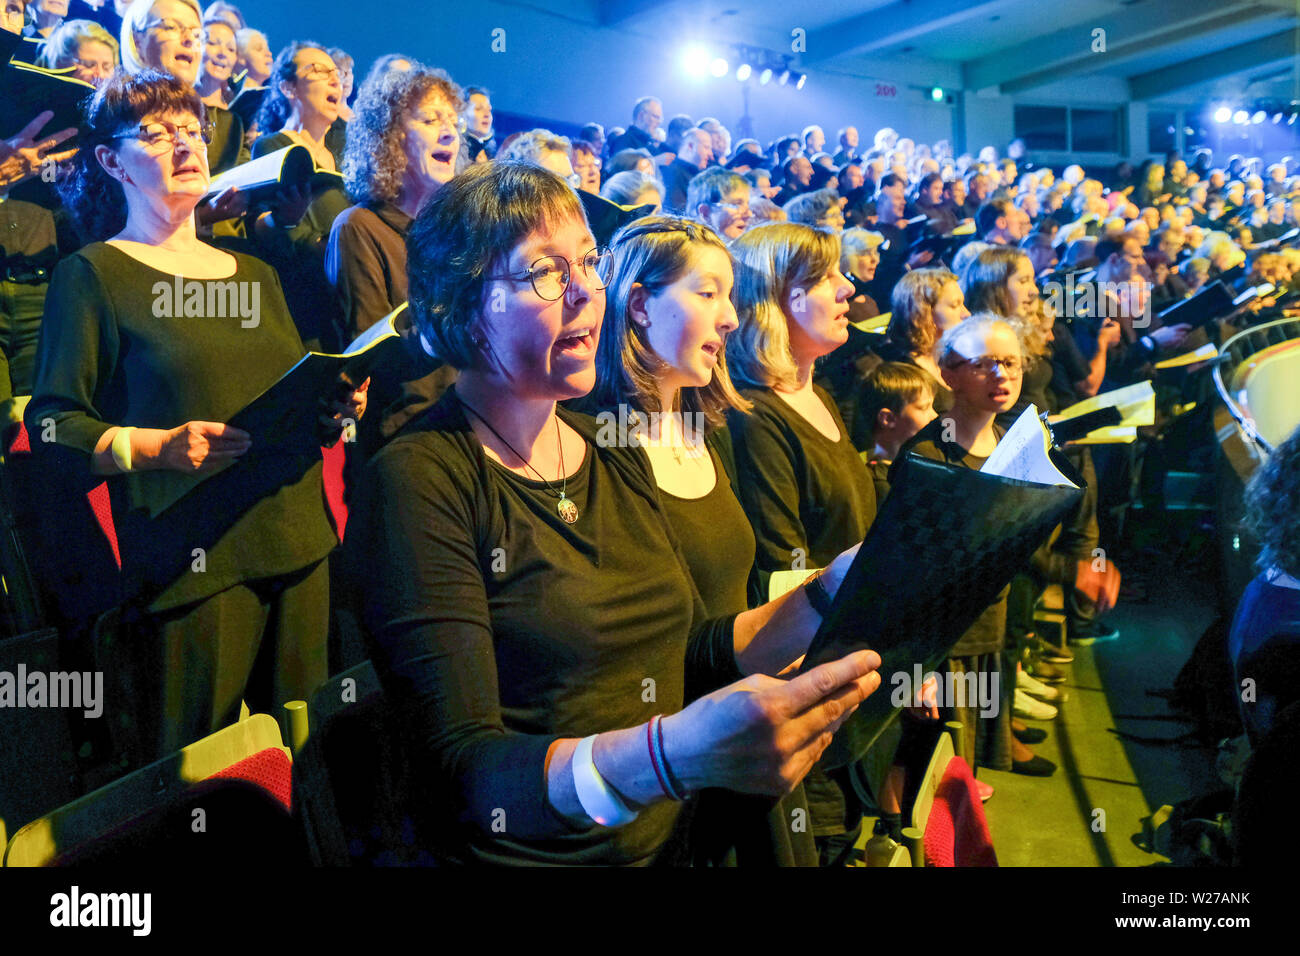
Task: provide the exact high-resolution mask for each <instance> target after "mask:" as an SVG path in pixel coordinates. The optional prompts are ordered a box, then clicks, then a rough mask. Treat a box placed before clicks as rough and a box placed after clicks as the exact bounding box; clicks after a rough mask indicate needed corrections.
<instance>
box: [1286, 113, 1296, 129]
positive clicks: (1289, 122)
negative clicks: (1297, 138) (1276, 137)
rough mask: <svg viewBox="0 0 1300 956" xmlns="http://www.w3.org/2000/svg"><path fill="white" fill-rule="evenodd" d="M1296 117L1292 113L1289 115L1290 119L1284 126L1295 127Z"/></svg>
mask: <svg viewBox="0 0 1300 956" xmlns="http://www.w3.org/2000/svg"><path fill="white" fill-rule="evenodd" d="M1296 116H1297V114H1296V113H1292V114H1291V118H1290V119H1289V120H1287V121H1286V125H1287V126H1294V125H1295V118H1296Z"/></svg>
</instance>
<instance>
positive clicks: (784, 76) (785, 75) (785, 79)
mask: <svg viewBox="0 0 1300 956" xmlns="http://www.w3.org/2000/svg"><path fill="white" fill-rule="evenodd" d="M776 81H777V82H778V83H780V84H781V85H782V86H785V85H786V84H787V83H789V82H790V71H789V70H782V71H781V75H780V76H778V77H777V78H776Z"/></svg>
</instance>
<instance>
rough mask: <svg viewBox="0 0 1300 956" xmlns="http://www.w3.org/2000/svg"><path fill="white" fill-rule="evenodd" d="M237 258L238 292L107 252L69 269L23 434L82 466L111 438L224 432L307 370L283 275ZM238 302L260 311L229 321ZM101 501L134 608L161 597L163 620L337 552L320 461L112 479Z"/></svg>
mask: <svg viewBox="0 0 1300 956" xmlns="http://www.w3.org/2000/svg"><path fill="white" fill-rule="evenodd" d="M235 259H236V262H237V267H236V271H235V273H234V274H233V275H232V276H230V277H229V278H227V279H219V280H200V281H194V280H189V281H185V280H178V279H177V278H176V277H175V276H170V275H167V274H166V273H163V272H159V271H158V270H156V269H153V268H150V267H149V266H147V265H145V264H144V263H142V262H140V261H138V260H136V259H134V258H132V257H131V256H129V255H127V254H126V253H125V252H122V251H121V250H119V249H117V248H115V247H114V246H112V245H109V244H108V243H104V242H97V243H92V244H90V245H88V246H86V247H85V248H83V249H82V250H80V251H79V252H77V253H74V254H73V255H71V256H69V257H68V258H67V259H65V260H64V261H63V262H61V263H60V264H59V266H58V268H57V269H56V270H55V272H54V277H53V279H52V281H51V282H50V290H49V295H48V296H47V298H46V301H45V319H44V322H43V324H42V328H41V338H40V345H39V347H38V350H37V356H36V381H35V386H34V395H33V397H32V401H31V404H30V405H28V407H27V413H26V414H27V422H28V429H29V431H30V432H31V433H32V434H33V435H38V434H41V432H42V423H43V421H44V420H46V419H52V420H53V422H54V427H55V432H54V434H55V441H56V442H57V443H58V444H59V445H61V446H64V447H66V448H71V449H76V450H77V451H79V452H82V453H84V454H86V455H89V454H90V453H91V452H93V451H94V448H95V445H96V444H97V443H98V441H99V439H100V437H101V436H102V435H103V434H104V432H105V431H107V430H108V429H109V428H111V427H113V426H114V425H134V426H137V427H141V428H175V427H176V426H177V425H181V424H184V423H185V422H188V421H194V420H200V421H212V422H224V421H228V420H229V419H230V418H231V417H232V416H233V415H234V414H235V412H237V411H239V410H240V409H241V408H243V407H244V406H245V405H247V404H248V403H249V402H250V401H252V400H253V399H254V398H256V397H257V396H258V395H260V394H261V393H262V392H263V391H264V390H265V389H267V388H268V387H270V385H271V384H272V383H274V382H275V381H276V380H277V379H278V378H279V377H280V376H281V375H282V374H284V373H285V372H286V371H288V370H289V368H291V367H292V366H293V365H294V364H295V363H296V362H297V361H298V360H299V359H300V358H301V357H302V355H303V352H304V350H303V346H302V342H301V340H300V339H299V338H298V333H297V332H296V331H295V330H294V326H293V321H292V319H291V318H290V316H289V311H288V308H287V307H286V306H285V303H284V296H283V294H282V293H281V291H280V281H279V279H278V278H277V277H276V274H275V272H274V271H273V270H271V269H270V268H269V267H268V266H267V265H266V263H264V262H262V261H260V260H258V259H254V258H252V257H251V256H244V255H239V254H235ZM178 281H180V282H184V286H183V289H184V295H183V297H182V298H183V302H182V303H181V306H182V307H181V308H177V307H176V296H175V292H174V290H175V286H176V283H177V282H178ZM198 289H201V290H202V295H199V294H196V293H195V290H198ZM231 289H234V290H236V291H235V292H234V296H235V297H236V298H240V297H243V296H248V297H249V298H247V299H242V298H241V302H242V303H244V304H249V305H251V304H252V303H253V302H256V303H257V305H258V309H257V312H256V314H252V313H251V310H248V309H242V308H241V309H236V308H235V307H234V306H233V301H234V300H233V299H231V298H229V294H230V293H229V290H231ZM218 292H224V293H225V295H224V296H219V295H217V294H215V293H218ZM209 304H211V306H212V307H211V308H209ZM190 310H192V311H190ZM246 312H248V313H250V314H249V316H248V317H245V313H246ZM232 313H234V314H232ZM254 318H255V319H256V323H255V324H254V322H253V319H254ZM36 445H37V443H36V442H33V447H35V446H36ZM108 486H109V494H110V496H111V498H112V502H113V517H114V522H115V524H116V528H117V535H118V540H119V544H120V547H121V554H122V572H123V576H124V580H125V581H126V586H127V589H128V593H132V592H135V593H140V594H143V595H147V596H152V597H153V601H152V610H154V611H158V610H164V609H166V608H172V607H178V606H180V605H182V604H186V603H189V602H191V601H196V600H199V599H201V598H205V597H208V596H210V595H213V594H216V593H217V592H219V591H222V590H224V589H226V588H228V587H230V586H231V585H233V584H236V583H238V582H240V581H247V580H254V579H257V578H264V577H270V576H272V575H278V574H285V573H288V572H291V571H296V570H298V569H300V568H303V567H306V566H308V565H310V564H312V563H314V562H315V561H318V560H320V559H321V558H323V557H325V555H327V554H328V553H329V552H330V551H331V550H333V548H334V547H335V545H336V544H337V543H338V539H337V538H336V537H335V534H334V530H333V527H332V525H331V524H330V519H329V517H328V515H327V513H326V511H325V505H324V498H323V488H322V479H321V459H320V455H319V453H318V454H316V455H315V456H314V459H313V460H309V461H299V460H296V459H292V460H286V459H285V458H284V457H283V456H280V457H276V456H272V457H267V456H266V455H265V453H263V454H261V455H259V454H258V449H250V451H249V452H248V453H247V454H246V455H245V456H244V457H243V458H241V459H239V460H238V461H236V462H235V464H233V465H232V466H230V467H229V468H227V469H226V470H225V471H223V472H220V473H218V474H216V475H213V476H211V477H206V478H204V477H195V476H193V475H187V474H182V473H181V472H178V471H171V470H150V471H139V472H133V473H130V474H127V475H120V476H115V477H111V478H109V479H108ZM204 486H206V487H204ZM190 492H194V494H192V495H190V496H189V497H187V498H185V499H184V501H181V499H182V497H183V496H186V495H187V494H189V493H190ZM178 502H179V504H178ZM217 502H219V503H220V504H219V505H216V504H215V503H217ZM169 506H172V507H171V510H168V511H167V513H166V514H165V515H163V516H162V517H161V518H157V520H153V519H154V518H156V516H157V515H159V514H160V513H161V512H163V510H164V509H167V508H168V507H169ZM196 509H197V510H196ZM196 547H203V548H204V549H205V552H206V554H205V558H204V563H205V567H204V568H202V569H200V568H197V567H195V566H194V564H193V558H192V555H191V552H192V550H193V549H194V548H196ZM198 570H202V573H192V572H195V571H198Z"/></svg>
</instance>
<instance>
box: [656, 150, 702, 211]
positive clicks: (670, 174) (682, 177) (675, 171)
mask: <svg viewBox="0 0 1300 956" xmlns="http://www.w3.org/2000/svg"><path fill="white" fill-rule="evenodd" d="M699 174H700V168H699V167H698V166H696V165H695V164H694V163H688V162H687V161H686V160H684V159H680V158H679V159H674V160H673V161H672V162H671V163H669V164H668V165H667V166H664V167H663V168H662V170H661V173H660V175H661V176H662V177H663V181H664V210H665V211H666V212H673V213H677V214H679V215H689V214H690V213H691V212H692V210H689V209H687V208H686V193H687V190H688V189H689V188H690V184H691V180H692V179H694V178H695V177H696V176H698V175H699Z"/></svg>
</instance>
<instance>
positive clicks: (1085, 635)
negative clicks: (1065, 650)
mask: <svg viewBox="0 0 1300 956" xmlns="http://www.w3.org/2000/svg"><path fill="white" fill-rule="evenodd" d="M1118 638H1119V631H1118V630H1116V629H1115V628H1113V627H1111V626H1110V625H1108V624H1102V623H1100V622H1094V623H1093V624H1091V625H1089V626H1088V627H1086V628H1079V629H1078V630H1077V631H1075V632H1074V633H1073V634H1071V635H1070V643H1071V644H1074V645H1076V646H1078V647H1087V646H1088V645H1090V644H1101V643H1103V642H1105V641H1113V640H1116V639H1118Z"/></svg>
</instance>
